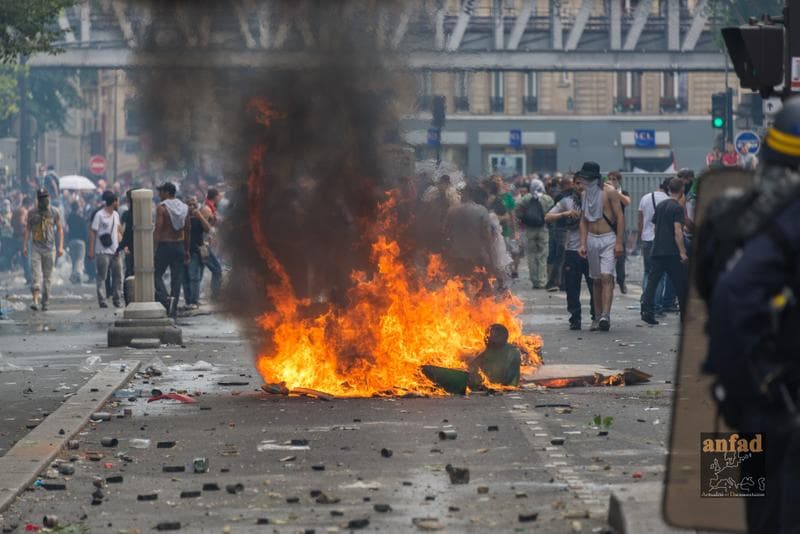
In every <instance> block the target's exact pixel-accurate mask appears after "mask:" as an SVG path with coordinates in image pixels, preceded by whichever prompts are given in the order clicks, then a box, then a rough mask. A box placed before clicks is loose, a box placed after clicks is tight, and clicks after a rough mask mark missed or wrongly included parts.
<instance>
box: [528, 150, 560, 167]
mask: <svg viewBox="0 0 800 534" xmlns="http://www.w3.org/2000/svg"><path fill="white" fill-rule="evenodd" d="M557 160H558V151H557V149H555V148H534V149H533V150H532V151H531V172H556V171H557V170H558V162H557Z"/></svg>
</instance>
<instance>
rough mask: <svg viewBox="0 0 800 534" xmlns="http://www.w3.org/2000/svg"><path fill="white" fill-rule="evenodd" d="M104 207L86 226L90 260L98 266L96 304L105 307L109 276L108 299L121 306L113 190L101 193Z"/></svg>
mask: <svg viewBox="0 0 800 534" xmlns="http://www.w3.org/2000/svg"><path fill="white" fill-rule="evenodd" d="M103 202H104V203H105V206H104V207H103V209H101V210H98V211H97V213H95V215H94V218H93V219H92V224H91V226H90V227H89V259H94V260H95V265H96V267H97V277H96V279H95V280H96V284H97V303H98V304H99V305H100V307H101V308H108V303H107V302H106V299H107V297H108V295H107V290H106V278H107V277H108V276H109V274H110V275H111V300H112V302H113V303H114V307H116V308H120V307H122V257H121V255H120V248H119V242H120V240H121V238H122V225H121V223H120V220H119V213H117V208H118V207H119V198H118V197H117V195H116V194H115V193H114V192H113V191H105V192H104V193H103Z"/></svg>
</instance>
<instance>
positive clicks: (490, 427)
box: [486, 425, 500, 432]
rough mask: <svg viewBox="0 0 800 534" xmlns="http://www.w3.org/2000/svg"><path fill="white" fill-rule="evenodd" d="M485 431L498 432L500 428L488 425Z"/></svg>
mask: <svg viewBox="0 0 800 534" xmlns="http://www.w3.org/2000/svg"><path fill="white" fill-rule="evenodd" d="M486 430H487V431H489V432H498V431H499V430H500V427H499V426H497V425H489V428H487V429H486Z"/></svg>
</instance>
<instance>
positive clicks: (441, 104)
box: [431, 95, 447, 128]
mask: <svg viewBox="0 0 800 534" xmlns="http://www.w3.org/2000/svg"><path fill="white" fill-rule="evenodd" d="M446 104H447V99H446V97H445V96H444V95H433V120H432V121H431V125H432V126H433V127H434V128H441V127H443V126H444V120H445V108H446Z"/></svg>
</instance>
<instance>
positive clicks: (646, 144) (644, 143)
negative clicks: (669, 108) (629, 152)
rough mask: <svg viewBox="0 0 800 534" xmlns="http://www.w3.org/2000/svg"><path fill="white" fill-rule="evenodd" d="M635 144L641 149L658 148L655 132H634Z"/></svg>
mask: <svg viewBox="0 0 800 534" xmlns="http://www.w3.org/2000/svg"><path fill="white" fill-rule="evenodd" d="M633 144H634V145H636V146H637V147H639V148H653V147H655V146H656V131H655V130H634V131H633Z"/></svg>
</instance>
